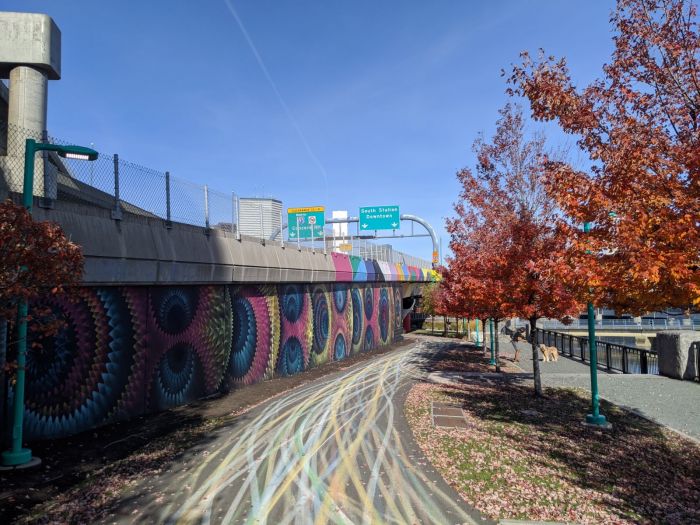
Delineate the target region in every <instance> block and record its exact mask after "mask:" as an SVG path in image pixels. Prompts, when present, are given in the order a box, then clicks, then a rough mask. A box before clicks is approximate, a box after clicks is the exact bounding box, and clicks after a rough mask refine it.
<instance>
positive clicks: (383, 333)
mask: <svg viewBox="0 0 700 525" xmlns="http://www.w3.org/2000/svg"><path fill="white" fill-rule="evenodd" d="M390 318H391V305H390V304H389V290H387V289H386V288H381V289H380V290H379V302H378V308H377V323H378V324H379V343H380V344H382V345H385V344H388V343H389V342H390V341H391V328H392V326H391V320H390Z"/></svg>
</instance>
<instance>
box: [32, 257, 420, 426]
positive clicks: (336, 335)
mask: <svg viewBox="0 0 700 525" xmlns="http://www.w3.org/2000/svg"><path fill="white" fill-rule="evenodd" d="M107 248H108V247H107V246H105V249H107ZM146 249H147V248H144V250H146ZM193 257H196V255H193ZM417 286H419V285H418V284H412V283H404V284H400V283H318V284H313V283H312V284H276V285H269V284H256V285H252V284H251V285H249V284H241V285H238V284H236V285H206V286H195V285H190V286H110V287H106V286H103V287H82V288H81V289H80V290H78V292H77V297H76V298H74V300H69V299H67V298H53V299H51V300H50V301H49V302H47V303H46V304H45V305H44V306H48V307H50V309H51V311H52V312H53V315H55V316H56V317H58V318H59V319H62V320H63V321H65V324H64V326H63V327H62V328H61V329H60V331H59V333H58V334H57V335H56V336H55V337H52V338H50V339H46V340H43V341H42V348H41V349H32V351H30V352H29V355H28V364H27V376H28V384H27V390H26V412H25V425H26V426H25V429H26V437H27V438H28V439H30V440H32V439H40V438H51V437H58V436H66V435H70V434H74V433H77V432H81V431H84V430H88V429H90V428H92V427H95V426H98V425H104V424H107V423H111V422H115V421H118V420H123V419H127V418H131V417H134V416H137V415H141V414H145V413H149V412H155V411H159V410H163V409H166V408H169V407H173V406H175V405H179V404H182V403H187V402H188V401H192V400H195V399H197V398H200V397H202V396H206V395H210V394H214V393H217V392H221V391H226V390H229V389H231V388H235V387H238V386H244V385H248V384H251V383H255V382H258V381H262V380H265V379H269V378H272V377H275V376H280V375H282V376H284V375H290V374H296V373H299V372H301V371H303V370H306V369H308V368H310V367H314V366H321V365H323V364H324V363H327V362H330V361H337V360H341V359H344V358H346V357H347V356H350V355H353V354H356V353H358V352H369V351H371V350H373V349H375V348H377V347H379V346H383V345H387V344H390V343H391V342H393V341H394V340H395V339H396V338H397V337H399V336H400V334H401V333H402V316H401V303H402V296H403V295H404V294H406V293H411V290H410V288H415V287H417Z"/></svg>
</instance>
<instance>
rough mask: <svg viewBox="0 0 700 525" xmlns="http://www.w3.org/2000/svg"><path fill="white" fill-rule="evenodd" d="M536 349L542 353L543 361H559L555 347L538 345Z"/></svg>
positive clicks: (557, 350)
mask: <svg viewBox="0 0 700 525" xmlns="http://www.w3.org/2000/svg"><path fill="white" fill-rule="evenodd" d="M537 347H538V348H539V349H540V352H542V356H543V357H544V360H545V361H559V349H557V347H556V346H547V345H545V344H543V343H540V344H539V345H537Z"/></svg>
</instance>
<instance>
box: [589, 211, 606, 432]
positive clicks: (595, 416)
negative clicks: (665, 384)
mask: <svg viewBox="0 0 700 525" xmlns="http://www.w3.org/2000/svg"><path fill="white" fill-rule="evenodd" d="M583 231H584V233H590V231H591V223H590V222H586V223H584V225H583ZM586 306H587V309H588V353H589V355H590V365H591V413H590V414H587V415H586V423H587V424H589V425H594V426H599V427H608V426H610V423H608V422H607V421H606V419H605V416H604V415H603V414H601V413H600V397H599V395H598V348H597V345H596V337H595V312H594V310H593V303H592V302H590V301H589V302H588V304H587V305H586Z"/></svg>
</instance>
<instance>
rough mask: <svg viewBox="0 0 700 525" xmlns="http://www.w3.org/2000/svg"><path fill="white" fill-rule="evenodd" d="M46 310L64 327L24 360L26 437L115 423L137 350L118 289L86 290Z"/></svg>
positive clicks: (49, 302) (55, 303)
mask: <svg viewBox="0 0 700 525" xmlns="http://www.w3.org/2000/svg"><path fill="white" fill-rule="evenodd" d="M45 306H48V307H49V308H50V309H51V311H52V314H53V316H55V317H56V318H58V319H61V320H63V321H64V322H65V325H64V326H63V327H62V328H61V330H60V331H59V333H58V335H57V336H56V337H55V338H51V339H44V340H42V341H41V344H42V349H41V350H40V351H31V352H29V353H28V354H27V380H28V381H27V389H26V399H25V402H26V406H25V425H26V432H27V436H28V437H30V438H41V437H52V436H57V435H68V434H73V433H76V432H80V431H81V430H84V429H86V428H91V427H93V426H97V425H100V424H104V423H108V422H110V421H111V420H113V419H116V418H118V417H119V416H120V406H121V404H122V396H123V395H124V393H125V391H126V390H127V386H128V380H129V377H130V375H131V371H132V367H133V364H134V361H135V358H136V353H137V352H138V349H139V346H138V345H137V344H136V337H137V334H135V333H134V326H133V324H132V322H131V312H130V311H129V307H128V305H127V303H126V301H125V300H124V298H123V297H122V295H121V294H120V291H119V289H117V288H104V289H100V290H94V289H89V288H85V289H81V290H80V291H79V293H78V297H77V299H76V300H75V301H70V300H66V299H63V300H61V299H51V300H50V301H48V302H47V303H46V304H45Z"/></svg>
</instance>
